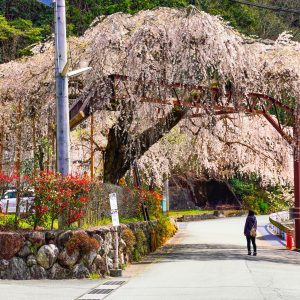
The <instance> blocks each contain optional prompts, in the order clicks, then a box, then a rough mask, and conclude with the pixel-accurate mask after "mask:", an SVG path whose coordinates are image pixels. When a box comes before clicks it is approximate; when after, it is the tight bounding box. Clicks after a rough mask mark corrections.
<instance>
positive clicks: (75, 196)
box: [32, 172, 91, 228]
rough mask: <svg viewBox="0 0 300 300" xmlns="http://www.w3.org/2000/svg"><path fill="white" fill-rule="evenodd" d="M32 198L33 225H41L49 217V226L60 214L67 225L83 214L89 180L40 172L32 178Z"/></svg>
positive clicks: (89, 187)
mask: <svg viewBox="0 0 300 300" xmlns="http://www.w3.org/2000/svg"><path fill="white" fill-rule="evenodd" d="M32 185H33V187H34V190H35V200H34V207H33V215H32V220H33V224H34V227H35V228H36V226H37V225H43V224H45V222H47V220H48V219H49V218H50V220H51V228H53V223H54V221H55V220H56V219H58V217H59V216H61V217H62V220H63V223H64V225H65V226H70V225H71V224H72V223H74V222H75V221H78V220H79V219H81V218H82V217H83V216H84V212H85V207H86V204H87V202H89V200H90V198H89V191H90V189H91V181H90V179H89V178H88V177H80V176H78V175H69V176H66V177H64V176H62V175H60V174H58V173H53V172H41V173H40V174H38V175H36V176H34V177H33V178H32Z"/></svg>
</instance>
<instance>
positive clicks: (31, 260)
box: [26, 255, 37, 267]
mask: <svg viewBox="0 0 300 300" xmlns="http://www.w3.org/2000/svg"><path fill="white" fill-rule="evenodd" d="M26 264H27V266H28V267H32V266H34V265H36V264H37V261H36V257H35V256H34V255H29V256H28V257H27V261H26Z"/></svg>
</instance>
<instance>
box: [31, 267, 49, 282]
mask: <svg viewBox="0 0 300 300" xmlns="http://www.w3.org/2000/svg"><path fill="white" fill-rule="evenodd" d="M30 275H31V278H32V279H46V278H47V273H46V270H45V269H44V268H43V267H41V266H38V265H33V266H32V267H31V268H30Z"/></svg>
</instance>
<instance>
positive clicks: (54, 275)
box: [48, 263, 72, 279]
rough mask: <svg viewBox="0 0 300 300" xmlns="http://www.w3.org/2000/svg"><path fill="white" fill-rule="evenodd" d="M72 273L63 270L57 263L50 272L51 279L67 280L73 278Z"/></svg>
mask: <svg viewBox="0 0 300 300" xmlns="http://www.w3.org/2000/svg"><path fill="white" fill-rule="evenodd" d="M71 274H72V272H71V271H70V270H68V269H65V268H63V267H62V266H61V265H60V264H58V263H56V264H54V265H53V266H52V268H51V269H50V270H49V271H48V278H49V279H67V278H71Z"/></svg>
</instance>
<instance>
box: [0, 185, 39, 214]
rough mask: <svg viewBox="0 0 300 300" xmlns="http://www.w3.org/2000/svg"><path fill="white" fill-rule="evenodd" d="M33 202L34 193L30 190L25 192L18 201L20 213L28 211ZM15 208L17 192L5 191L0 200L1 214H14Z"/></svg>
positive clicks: (13, 190)
mask: <svg viewBox="0 0 300 300" xmlns="http://www.w3.org/2000/svg"><path fill="white" fill-rule="evenodd" d="M33 202H34V192H33V191H32V190H30V191H27V192H25V193H24V194H23V195H22V197H21V199H20V213H25V212H27V211H28V210H30V208H31V206H32V205H33ZM16 208H17V191H16V190H15V189H11V190H7V191H6V192H5V193H4V194H3V196H2V198H1V200H0V209H1V211H2V212H3V213H5V212H8V213H15V212H16Z"/></svg>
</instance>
